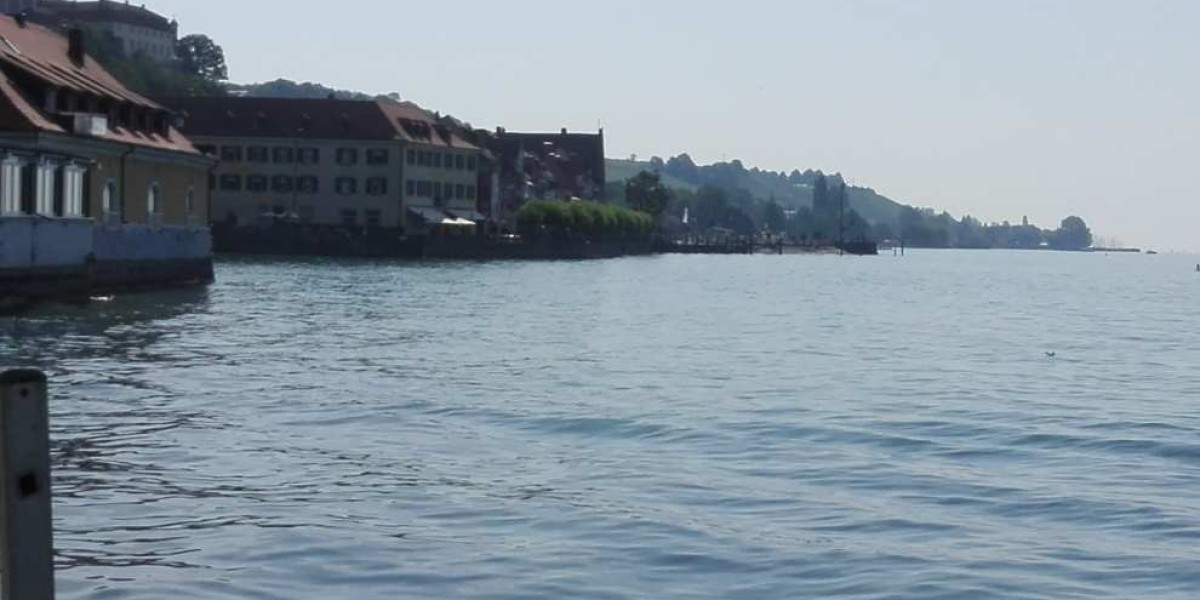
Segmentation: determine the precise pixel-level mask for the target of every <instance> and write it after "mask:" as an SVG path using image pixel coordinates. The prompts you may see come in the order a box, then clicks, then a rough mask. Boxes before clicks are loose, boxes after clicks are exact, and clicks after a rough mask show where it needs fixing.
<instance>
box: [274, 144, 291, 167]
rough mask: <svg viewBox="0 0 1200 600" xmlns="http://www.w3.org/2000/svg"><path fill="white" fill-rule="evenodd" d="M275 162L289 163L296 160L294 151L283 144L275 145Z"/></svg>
mask: <svg viewBox="0 0 1200 600" xmlns="http://www.w3.org/2000/svg"><path fill="white" fill-rule="evenodd" d="M274 158H275V162H277V163H279V164H284V165H287V164H291V163H294V162H296V151H295V150H293V149H291V148H286V147H283V146H279V147H276V148H275V150H274Z"/></svg>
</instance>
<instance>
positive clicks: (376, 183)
mask: <svg viewBox="0 0 1200 600" xmlns="http://www.w3.org/2000/svg"><path fill="white" fill-rule="evenodd" d="M387 183H388V182H387V177H372V178H370V179H368V180H367V193H368V194H370V195H372V196H382V195H384V194H386V193H387Z"/></svg>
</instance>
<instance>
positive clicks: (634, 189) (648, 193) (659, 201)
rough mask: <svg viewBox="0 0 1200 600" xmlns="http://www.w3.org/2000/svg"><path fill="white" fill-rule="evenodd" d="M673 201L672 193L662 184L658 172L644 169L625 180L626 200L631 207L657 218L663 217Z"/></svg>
mask: <svg viewBox="0 0 1200 600" xmlns="http://www.w3.org/2000/svg"><path fill="white" fill-rule="evenodd" d="M670 201H671V193H670V192H669V191H667V188H666V187H664V186H663V184H662V177H660V176H659V174H658V173H651V172H649V171H642V172H641V173H638V174H637V175H635V176H634V177H633V178H632V179H630V180H629V181H627V182H625V202H626V203H627V204H629V207H630V208H632V209H634V210H636V211H640V212H643V213H646V214H648V215H650V216H651V217H654V219H655V220H657V219H658V218H660V217H662V214H663V211H665V210H666V209H667V203H669V202H670Z"/></svg>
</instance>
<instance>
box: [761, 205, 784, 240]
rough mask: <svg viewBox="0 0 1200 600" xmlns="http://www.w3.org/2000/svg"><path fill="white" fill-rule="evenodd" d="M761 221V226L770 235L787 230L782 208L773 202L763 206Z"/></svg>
mask: <svg viewBox="0 0 1200 600" xmlns="http://www.w3.org/2000/svg"><path fill="white" fill-rule="evenodd" d="M762 220H763V225H765V226H766V227H767V229H769V230H771V232H772V233H783V232H784V231H786V230H787V214H785V213H784V212H783V207H782V206H779V203H778V202H775V201H774V200H771V201H770V202H767V203H766V204H764V205H763V214H762Z"/></svg>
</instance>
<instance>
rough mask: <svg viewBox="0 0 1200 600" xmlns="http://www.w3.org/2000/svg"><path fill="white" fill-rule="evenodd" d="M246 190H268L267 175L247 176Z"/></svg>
mask: <svg viewBox="0 0 1200 600" xmlns="http://www.w3.org/2000/svg"><path fill="white" fill-rule="evenodd" d="M246 190H247V191H250V192H265V191H267V176H266V175H249V176H247V177H246Z"/></svg>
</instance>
